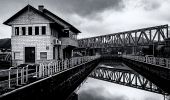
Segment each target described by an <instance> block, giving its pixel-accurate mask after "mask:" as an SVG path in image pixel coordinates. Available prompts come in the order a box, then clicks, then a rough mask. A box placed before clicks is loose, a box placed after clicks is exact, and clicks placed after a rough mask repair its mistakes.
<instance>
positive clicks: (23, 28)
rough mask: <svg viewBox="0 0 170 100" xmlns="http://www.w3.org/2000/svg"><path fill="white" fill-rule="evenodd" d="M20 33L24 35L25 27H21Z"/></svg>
mask: <svg viewBox="0 0 170 100" xmlns="http://www.w3.org/2000/svg"><path fill="white" fill-rule="evenodd" d="M21 31H22V35H26V27H21Z"/></svg>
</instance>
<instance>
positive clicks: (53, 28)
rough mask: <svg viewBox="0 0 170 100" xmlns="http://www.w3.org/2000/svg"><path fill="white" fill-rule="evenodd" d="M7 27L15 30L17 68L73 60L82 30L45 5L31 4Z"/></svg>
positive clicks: (12, 41) (12, 39)
mask: <svg viewBox="0 0 170 100" xmlns="http://www.w3.org/2000/svg"><path fill="white" fill-rule="evenodd" d="M4 24H5V25H9V26H11V27H12V36H11V50H12V60H13V63H15V64H17V65H19V64H23V63H38V62H41V61H51V60H57V59H65V58H70V57H71V56H72V51H73V49H74V48H76V47H77V46H78V43H77V35H78V34H79V33H80V31H79V30H78V29H76V28H75V27H74V26H72V25H71V24H69V23H68V22H66V21H64V20H63V19H61V18H60V17H58V16H57V15H55V14H53V13H52V12H50V11H49V10H47V9H45V8H44V6H43V5H40V6H38V9H36V8H34V7H32V6H31V5H27V6H26V7H24V8H23V9H22V10H20V11H19V12H17V13H16V14H15V15H13V16H12V17H11V18H9V19H8V20H7V21H5V22H4Z"/></svg>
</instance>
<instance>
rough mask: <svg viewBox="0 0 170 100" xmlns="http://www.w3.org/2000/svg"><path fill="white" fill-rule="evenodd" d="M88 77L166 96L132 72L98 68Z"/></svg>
mask: <svg viewBox="0 0 170 100" xmlns="http://www.w3.org/2000/svg"><path fill="white" fill-rule="evenodd" d="M89 77H92V78H95V79H99V80H104V81H108V82H112V83H116V84H120V85H124V86H128V87H133V88H137V89H142V90H145V91H149V92H154V93H158V94H166V93H165V92H163V91H162V90H161V89H160V88H159V87H157V86H156V85H154V84H153V83H151V82H150V81H149V80H147V79H146V78H144V77H143V76H141V75H139V74H138V73H136V72H134V71H132V70H125V69H116V68H106V67H98V68H96V69H95V70H94V71H93V72H92V73H91V74H90V75H89Z"/></svg>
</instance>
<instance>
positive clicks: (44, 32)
mask: <svg viewBox="0 0 170 100" xmlns="http://www.w3.org/2000/svg"><path fill="white" fill-rule="evenodd" d="M41 28H42V30H41V32H42V35H46V30H47V29H46V26H42V27H41Z"/></svg>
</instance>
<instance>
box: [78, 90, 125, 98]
mask: <svg viewBox="0 0 170 100" xmlns="http://www.w3.org/2000/svg"><path fill="white" fill-rule="evenodd" d="M79 100H128V98H127V97H125V96H118V95H114V96H113V95H111V94H110V93H109V92H108V91H107V90H106V89H105V88H104V87H95V88H89V89H87V90H83V91H81V92H80V94H79Z"/></svg>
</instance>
